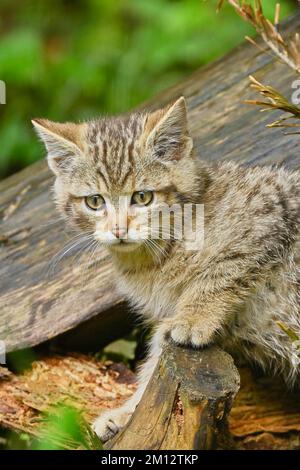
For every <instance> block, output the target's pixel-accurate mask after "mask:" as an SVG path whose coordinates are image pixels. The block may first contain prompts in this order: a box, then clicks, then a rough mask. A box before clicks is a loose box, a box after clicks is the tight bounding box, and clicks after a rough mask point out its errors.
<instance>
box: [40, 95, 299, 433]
mask: <svg viewBox="0 0 300 470" xmlns="http://www.w3.org/2000/svg"><path fill="white" fill-rule="evenodd" d="M36 125H37V127H38V131H39V133H40V134H41V135H42V137H43V139H44V140H45V141H46V145H47V147H48V151H49V159H50V166H52V168H54V171H55V173H56V174H57V176H58V178H57V183H56V191H57V200H58V204H59V207H60V208H61V209H62V210H63V211H65V212H67V213H68V217H69V219H71V222H72V223H73V224H74V225H78V226H79V227H80V228H81V229H84V230H87V227H91V226H92V225H93V224H94V225H96V232H95V233H97V234H99V232H101V234H102V235H101V236H102V238H103V239H104V237H106V232H107V231H108V230H109V229H108V225H109V222H108V221H107V220H104V219H103V221H102V222H99V221H97V222H95V220H96V219H95V218H94V219H92V214H90V213H88V214H87V213H85V212H84V210H83V208H82V205H79V203H78V202H74V203H73V205H71V201H72V198H74V197H75V196H76V195H74V192H76V191H78V189H76V187H77V188H78V186H81V187H84V191H83V190H81V192H82V193H84V194H86V192H87V191H89V194H96V193H99V194H107V195H108V196H107V207H108V206H109V204H110V202H109V201H108V199H110V200H114V201H115V198H116V196H117V195H120V194H131V193H132V192H134V191H138V190H141V189H143V188H146V187H147V188H149V187H151V188H154V190H155V193H156V196H155V200H154V202H153V205H154V206H155V205H157V207H158V206H159V204H160V203H161V202H167V203H168V204H169V205H171V204H173V203H174V202H177V203H178V204H181V205H184V203H186V202H192V203H194V204H204V216H205V219H204V221H205V223H204V230H205V236H204V244H203V246H202V247H201V249H200V250H193V251H189V250H187V249H186V245H185V240H184V239H183V240H174V239H171V240H159V242H157V243H156V248H155V252H154V253H153V250H149V246H147V244H146V243H144V242H140V241H139V242H138V243H137V244H136V245H135V244H134V243H135V242H132V243H131V244H129V245H126V247H125V244H124V243H123V245H122V244H121V245H120V244H118V243H117V244H112V245H110V246H109V249H110V250H111V253H112V257H113V259H114V264H115V267H116V271H117V283H118V287H119V288H120V289H121V290H122V292H123V293H124V294H125V295H126V296H127V298H128V299H129V301H130V302H131V303H132V305H133V306H134V307H135V308H136V309H137V310H138V311H140V312H141V314H142V315H143V317H144V318H145V319H146V320H147V321H150V322H151V323H152V324H153V325H154V327H155V330H156V331H155V333H154V336H153V340H152V344H151V347H150V354H149V359H148V360H147V361H146V363H145V365H144V366H143V367H142V370H141V378H140V387H139V389H138V391H137V393H136V394H135V395H134V396H133V397H132V399H131V400H129V402H127V403H126V404H125V406H123V407H122V408H120V409H118V410H114V411H110V412H107V413H104V415H102V416H100V418H99V419H98V420H97V421H96V423H95V429H96V431H97V432H98V434H99V435H100V437H102V438H103V439H104V440H105V439H107V438H109V437H110V436H111V435H113V434H114V433H115V432H116V431H117V430H118V429H119V428H120V427H122V426H123V425H124V424H125V423H126V422H127V420H128V418H129V417H130V415H131V414H132V412H133V411H134V408H135V406H136V404H137V403H138V401H139V399H140V397H141V395H142V393H143V391H144V388H145V386H146V384H147V381H148V379H149V378H150V376H151V373H152V371H153V368H154V367H155V365H156V363H157V360H158V357H159V354H160V348H161V345H162V343H163V341H164V338H165V336H166V335H170V336H171V337H172V339H173V340H174V341H176V342H178V343H180V344H192V345H194V346H205V345H206V344H208V343H210V342H212V341H214V342H218V343H220V344H221V345H222V346H223V347H225V348H226V349H227V350H229V351H230V352H231V353H232V354H233V355H234V356H235V357H237V358H239V357H246V358H248V359H250V360H252V361H256V362H258V363H259V364H260V365H261V366H262V367H264V368H269V369H270V370H271V371H273V372H275V371H277V370H280V371H281V372H282V374H283V376H284V377H285V379H286V380H287V382H289V383H292V384H293V383H295V382H298V381H299V377H300V367H299V362H298V361H297V357H295V354H296V353H295V350H294V349H293V345H292V341H291V339H290V338H289V336H288V335H287V334H286V333H284V332H283V330H282V329H281V328H280V327H279V326H278V323H277V322H282V323H283V324H284V325H285V326H286V327H288V328H291V329H292V330H293V331H294V333H295V334H296V335H298V336H299V337H300V288H299V284H300V235H299V217H300V176H299V173H298V172H293V173H292V172H288V171H286V170H284V169H274V170H272V169H270V168H243V167H239V166H237V165H235V164H233V163H223V164H221V165H217V166H209V165H205V164H202V163H200V162H198V160H197V159H196V158H194V157H193V153H192V148H191V139H190V137H189V135H188V130H187V125H186V115H185V106H184V101H183V100H182V99H181V100H179V101H178V102H176V103H175V104H174V105H173V106H172V107H171V108H167V109H166V110H164V111H160V112H156V113H152V114H149V115H141V116H139V115H136V116H135V115H134V116H133V117H132V118H130V119H129V120H127V121H126V120H125V121H120V120H116V121H111V122H110V123H107V122H106V123H105V121H99V122H96V123H95V122H94V123H91V124H87V125H81V127H80V132H82V135H84V136H85V137H83V138H82V142H81V144H80V145H78V142H75V139H74V137H73V138H71V137H70V135H72V132H74V131H72V129H73V128H72V126H71V128H68V129H67V132H66V128H61V130H60V131H59V129H58V128H57V126H59V125H52V124H51V123H50V124H49V122H41V121H38V122H37V124H36ZM51 126H52V127H51ZM53 126H54V127H53ZM55 126H56V127H55ZM84 126H85V127H84ZM49 129H50V131H49ZM49 132H50V137H51V139H55V136H54V137H53V135H54V134H55V135H57V134H58V135H59V136H60V138H63V151H61V154H60V155H59V158H57V157H55V155H57V146H58V145H59V143H58V142H57V141H56V142H55V146H54V147H55V148H54V147H53V142H52V141H49V139H50V137H49ZM75 134H76V135H77V136H78V132H77V133H75ZM68 141H72V146H73V147H72V149H73V150H72V152H73V153H74V142H75V143H76V146H77V147H76V148H77V150H76V149H75V150H76V152H78V156H77V157H75V159H74V157H73V158H71V160H70V162H69V164H68V166H69V167H70V168H72V171H70V170H67V168H68V166H66V159H70V152H71V151H70V149H69V150H68V152H69V153H68V152H66V150H65V149H66V147H67V146H68V143H67V142H68ZM60 147H62V144H61V143H60ZM78 149H79V150H78ZM55 152H56V153H55ZM72 152H71V153H72ZM61 163H63V164H61ZM109 186H110V188H109ZM77 199H80V198H77ZM81 199H82V198H81ZM114 204H117V203H116V202H114ZM70 211H72V214H70ZM106 212H107V214H108V212H109V209H108V208H107V210H106ZM142 212H143V211H141V214H140V215H138V216H137V218H136V219H134V218H131V219H130V224H131V225H130V226H129V232H128V233H129V234H130V233H131V234H133V233H134V230H135V228H136V226H137V225H138V224H143V223H145V214H146V212H145V214H144V215H143V213H142ZM107 214H106V215H105V217H106V218H108V215H107ZM103 217H104V216H103ZM143 217H144V219H143ZM101 220H102V219H101ZM99 224H100V228H99ZM107 224H108V225H107ZM97 227H98V228H97ZM130 227H131V228H130ZM132 237H133V235H132ZM132 240H134V237H133V238H132ZM104 241H105V243H108V242H107V238H105V239H104ZM113 242H114V243H115V242H116V240H113ZM132 245H133V248H135V249H132ZM123 246H124V248H122V247H123ZM125 248H126V249H125Z"/></svg>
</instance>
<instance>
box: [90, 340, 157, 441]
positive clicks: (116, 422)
mask: <svg viewBox="0 0 300 470" xmlns="http://www.w3.org/2000/svg"><path fill="white" fill-rule="evenodd" d="M160 339H161V333H160V332H157V333H156V334H155V335H154V336H153V338H152V341H151V345H150V351H149V357H148V359H147V360H146V361H145V362H144V364H143V365H142V366H141V368H140V371H139V374H138V388H137V390H136V392H135V393H134V395H133V396H132V397H131V398H130V399H129V400H128V401H127V402H126V403H125V404H124V405H123V406H121V407H120V408H116V409H114V410H107V411H105V412H104V413H102V414H101V415H100V416H99V417H98V418H97V419H96V420H95V422H94V424H93V429H94V431H95V432H96V434H97V435H98V436H99V437H100V439H101V440H102V442H106V441H108V440H109V439H111V438H112V437H113V436H114V435H115V434H116V433H117V432H118V431H119V430H120V429H122V428H123V427H124V426H125V425H126V424H127V423H128V421H129V419H130V418H131V416H132V414H133V412H134V410H135V408H136V407H137V405H138V403H139V402H140V400H141V398H142V395H143V393H144V391H145V389H146V387H147V385H148V382H149V380H150V378H151V376H152V374H153V371H154V369H155V367H156V364H157V362H158V359H159V356H160V353H161V347H160Z"/></svg>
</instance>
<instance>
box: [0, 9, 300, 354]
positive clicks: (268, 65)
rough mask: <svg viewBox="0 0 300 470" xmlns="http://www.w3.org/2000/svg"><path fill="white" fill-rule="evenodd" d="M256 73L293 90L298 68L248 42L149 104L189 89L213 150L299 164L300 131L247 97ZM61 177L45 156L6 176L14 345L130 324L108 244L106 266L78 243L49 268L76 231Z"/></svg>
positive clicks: (6, 300)
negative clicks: (62, 207)
mask: <svg viewBox="0 0 300 470" xmlns="http://www.w3.org/2000/svg"><path fill="white" fill-rule="evenodd" d="M299 21H300V15H299V14H296V15H295V16H294V17H293V18H291V19H290V20H289V21H288V22H287V23H286V25H285V29H286V30H287V31H289V32H291V31H296V30H297V29H298V28H299ZM249 74H252V75H254V76H255V77H256V78H257V79H258V80H261V81H262V82H263V83H265V84H272V86H274V87H276V88H278V89H279V90H281V92H282V93H285V94H286V95H287V96H290V95H291V93H292V89H291V84H292V82H293V80H294V79H295V78H296V77H295V75H294V73H293V72H292V71H290V70H289V69H288V68H287V67H286V66H285V65H282V64H280V63H278V62H277V61H276V60H275V59H274V58H272V57H270V56H269V55H266V54H262V53H261V52H259V51H258V50H256V49H255V48H254V47H253V46H251V45H249V44H244V45H242V46H241V47H239V48H237V49H236V50H235V51H233V52H232V53H230V54H229V55H227V56H226V57H224V58H222V59H220V60H219V61H217V62H215V63H213V64H211V65H208V66H206V67H203V68H201V69H200V70H199V71H197V72H195V73H194V74H193V75H192V76H191V77H189V78H187V79H186V80H185V81H183V82H182V83H180V84H179V85H177V86H175V87H173V88H171V89H170V90H168V91H167V92H165V93H163V94H162V95H160V96H158V97H157V98H156V99H155V100H153V101H152V102H151V103H148V104H147V105H148V106H149V107H150V108H157V107H159V106H161V105H163V104H165V103H167V102H169V101H171V100H174V99H175V98H176V97H178V96H179V95H184V96H185V97H186V98H187V103H188V110H189V122H190V129H191V133H192V135H193V137H194V139H195V146H196V149H197V151H198V153H199V155H200V156H201V158H203V159H204V160H207V161H216V160H225V159H232V160H235V161H237V162H240V163H242V164H247V165H248V164H249V165H254V164H260V165H261V164H270V163H279V164H281V163H284V164H287V165H288V166H290V167H292V168H294V167H297V166H299V148H298V147H299V136H283V134H282V131H281V130H280V129H273V130H270V129H266V128H265V124H266V123H268V122H269V120H270V119H271V118H270V115H269V114H268V113H259V111H258V109H257V108H256V107H251V106H249V105H246V104H243V100H245V99H250V98H253V97H254V96H255V97H256V95H255V94H254V92H252V91H250V90H249V87H248V75H249ZM32 138H33V139H35V138H36V137H35V136H34V133H32ZM41 156H42V150H41ZM51 184H52V177H51V175H50V173H49V171H48V170H47V168H46V164H45V162H44V161H40V162H38V163H36V164H34V165H32V166H30V167H28V168H26V169H25V170H24V171H22V172H20V173H18V174H15V175H13V176H12V177H10V178H8V179H6V180H4V181H2V182H1V184H0V216H1V219H2V220H1V224H0V279H1V281H0V283H1V285H0V294H1V297H0V311H1V315H0V339H1V340H5V342H6V346H7V350H8V351H11V350H15V349H20V348H24V347H29V346H33V345H36V344H38V343H40V342H43V341H45V340H47V339H50V338H53V337H56V336H57V335H59V334H61V333H63V332H65V331H68V330H70V329H71V328H73V327H74V326H76V325H78V324H80V323H82V322H88V321H90V320H91V319H93V318H94V317H95V316H98V317H99V319H100V320H101V321H102V319H103V320H104V319H106V325H110V326H111V327H110V328H109V330H110V334H111V337H110V339H112V338H113V337H117V336H119V335H121V334H122V333H123V331H124V330H123V327H124V326H126V324H127V319H128V317H125V316H124V315H125V314H126V312H127V309H126V308H123V307H122V308H120V306H121V305H122V306H123V304H122V300H123V299H121V298H120V296H119V295H118V294H117V293H116V291H115V290H114V281H113V275H112V267H111V262H110V260H109V259H108V257H107V255H106V253H105V252H104V251H101V252H99V254H98V258H99V259H98V263H97V266H93V265H92V263H91V262H90V261H89V259H88V256H83V257H82V258H81V260H80V262H79V263H75V262H74V257H76V255H78V253H76V250H75V252H70V253H69V255H70V256H68V257H67V260H66V261H65V262H61V263H59V264H58V266H57V269H56V271H55V272H54V274H52V275H51V276H49V275H47V272H48V270H49V263H50V261H51V259H52V258H53V256H54V255H55V254H56V253H57V252H59V251H60V250H61V249H62V247H63V246H64V244H65V243H66V241H67V240H68V236H67V235H66V230H65V227H64V224H63V222H61V221H60V220H57V214H56V212H55V209H54V206H53V202H52V196H51V193H50V187H51ZM115 307H118V308H117V311H118V316H117V318H118V321H116V315H115V316H114V321H113V322H110V313H109V312H111V311H112V310H114V308H115ZM101 321H100V324H101ZM106 340H107V337H106V338H105V341H106ZM103 341H104V340H103ZM100 345H101V331H100V333H99V346H100Z"/></svg>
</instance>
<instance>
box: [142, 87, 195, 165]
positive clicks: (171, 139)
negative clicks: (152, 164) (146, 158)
mask: <svg viewBox="0 0 300 470" xmlns="http://www.w3.org/2000/svg"><path fill="white" fill-rule="evenodd" d="M147 125H148V126H149V127H150V129H151V130H150V133H149V136H148V138H147V144H146V145H148V147H149V148H151V149H152V150H154V155H155V156H156V157H157V158H158V159H160V160H165V161H172V160H173V161H176V160H180V159H181V158H183V157H184V156H185V155H187V154H190V153H191V149H192V146H193V143H192V139H191V137H190V136H189V132H188V122H187V110H186V103H185V99H184V97H183V96H181V98H179V99H178V100H177V101H176V102H175V103H174V104H173V105H171V106H168V107H167V108H165V109H162V110H159V111H155V112H154V113H151V114H150V115H149V117H148V122H147Z"/></svg>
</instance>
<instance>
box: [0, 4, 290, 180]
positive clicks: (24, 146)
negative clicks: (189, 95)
mask: <svg viewBox="0 0 300 470" xmlns="http://www.w3.org/2000/svg"><path fill="white" fill-rule="evenodd" d="M263 3H264V6H265V10H266V13H267V14H269V15H271V14H273V11H274V5H275V3H276V0H268V1H267V0H265V1H264V2H263ZM281 3H282V16H284V15H286V14H287V13H288V12H289V11H291V9H292V5H293V3H292V2H288V1H287V0H285V1H282V2H281ZM215 9H216V2H215V1H213V0H210V1H204V0H151V1H149V0H114V1H112V0H73V1H71V0H51V1H50V0H43V1H42V2H41V1H39V2H37V1H35V0H22V1H18V0H2V1H1V6H0V37H1V48H0V79H1V80H4V81H5V82H6V86H7V99H6V101H7V104H6V105H0V110H1V121H0V141H1V156H0V176H2V177H3V176H5V175H8V174H10V173H12V172H14V171H16V170H18V169H20V168H22V167H24V166H25V165H28V164H29V163H31V162H33V161H35V160H37V159H38V158H41V157H42V156H43V150H42V148H41V146H40V145H39V144H38V142H37V139H36V138H35V136H34V135H33V131H32V129H31V124H30V119H31V118H33V117H39V116H41V117H48V118H50V119H54V120H58V121H59V120H61V121H62V120H67V119H68V120H72V119H73V120H76V119H85V118H89V117H93V116H98V115H99V114H102V113H119V112H123V111H126V110H128V109H129V108H132V107H134V106H136V105H138V104H139V103H141V102H142V101H144V100H146V99H148V98H150V97H152V96H154V95H155V94H157V93H158V92H160V91H162V90H164V89H165V88H167V87H169V86H170V85H173V84H174V83H175V82H177V81H178V80H180V79H182V78H183V77H184V76H186V75H188V74H189V73H191V72H192V71H194V70H195V69H196V68H198V67H199V66H200V65H202V64H205V63H207V62H209V61H211V60H213V59H215V58H216V57H219V56H221V55H223V54H224V53H225V52H227V51H228V50H230V49H231V48H232V47H233V46H235V45H236V44H238V43H239V42H241V40H242V39H243V37H244V35H245V34H251V32H252V31H251V28H250V27H249V26H248V25H246V24H245V23H244V22H243V21H240V19H239V18H238V17H237V16H236V14H235V12H234V11H233V9H232V8H230V7H228V6H225V7H224V9H222V12H221V13H220V14H219V15H217V14H216V12H215Z"/></svg>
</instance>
